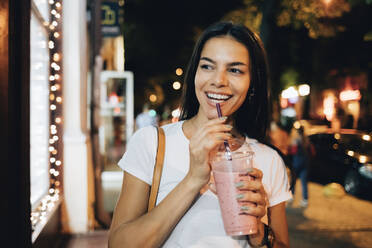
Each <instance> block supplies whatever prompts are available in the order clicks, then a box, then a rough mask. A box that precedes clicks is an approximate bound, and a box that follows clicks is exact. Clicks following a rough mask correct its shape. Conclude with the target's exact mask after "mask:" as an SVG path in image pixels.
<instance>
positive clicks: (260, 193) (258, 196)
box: [208, 168, 267, 222]
mask: <svg viewBox="0 0 372 248" xmlns="http://www.w3.org/2000/svg"><path fill="white" fill-rule="evenodd" d="M262 176H263V173H262V171H261V170H259V169H256V168H252V169H249V170H248V172H247V173H244V174H242V175H241V177H242V180H241V181H240V182H238V183H236V189H237V192H238V193H237V195H236V199H237V201H238V202H239V203H241V204H240V205H241V207H242V209H241V211H242V212H244V213H247V214H250V215H253V216H256V217H257V221H258V222H261V221H260V220H261V218H262V217H263V216H265V215H266V206H267V196H266V191H265V189H264V187H263V184H262ZM208 187H209V189H210V190H211V191H212V192H213V193H215V194H217V190H216V185H215V182H214V178H213V177H211V180H210V181H209V183H208Z"/></svg>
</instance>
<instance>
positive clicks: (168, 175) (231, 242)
mask: <svg viewBox="0 0 372 248" xmlns="http://www.w3.org/2000/svg"><path fill="white" fill-rule="evenodd" d="M266 74H267V65H266V57H265V51H264V49H263V46H262V44H261V41H260V39H259V38H258V36H257V35H255V34H254V33H253V32H252V31H250V30H249V29H248V28H246V27H245V26H242V25H235V24H233V23H230V22H226V23H225V22H223V23H217V24H215V25H213V26H211V27H209V28H208V29H207V30H206V31H204V33H203V34H202V35H201V37H200V39H199V41H198V43H197V44H196V46H195V49H194V52H193V54H192V57H191V60H190V63H189V67H188V70H187V72H186V75H185V82H184V85H185V87H184V92H183V104H182V107H181V111H182V114H181V121H179V122H177V123H172V124H168V125H165V126H163V127H162V128H163V129H164V133H165V140H166V141H165V157H164V165H163V172H162V175H161V180H160V186H159V193H158V197H157V202H156V207H155V208H153V209H152V210H151V211H147V206H148V200H149V192H150V187H151V184H152V180H153V177H152V175H153V171H154V167H153V166H154V164H155V157H156V151H157V133H156V129H155V128H154V127H145V128H142V129H140V130H138V131H137V132H136V133H135V134H134V136H133V137H132V139H131V141H130V143H129V146H128V149H127V151H126V153H125V154H124V156H123V158H122V159H121V160H120V161H119V166H120V167H121V168H122V169H123V170H124V180H123V186H122V192H121V195H120V198H119V200H118V203H117V206H116V209H115V211H114V216H113V221H112V225H111V229H110V236H109V247H124V246H125V247H127V246H128V247H213V248H215V247H217V248H218V247H221V248H222V247H262V246H266V247H272V246H273V245H274V246H275V247H279V246H280V247H288V246H289V241H288V227H287V220H286V215H285V201H287V200H288V199H290V198H291V193H290V191H289V185H288V178H287V174H286V170H285V166H284V164H283V161H282V160H281V158H280V157H279V155H278V154H277V153H276V152H275V151H274V150H272V149H271V148H269V147H268V146H265V145H263V144H262V143H260V141H262V140H263V139H264V138H265V130H266V126H267V118H268V116H267V115H268V111H267V106H268V90H267V81H268V79H267V75H266ZM216 104H219V105H220V107H221V110H222V111H221V112H222V115H223V116H222V117H219V116H218V114H217V111H216ZM233 138H238V139H240V140H241V141H243V142H244V141H245V142H246V143H247V144H249V145H248V146H249V149H250V150H251V152H253V153H254V158H253V165H254V168H253V169H251V170H248V171H247V172H246V173H243V174H244V175H245V178H243V179H241V181H239V182H238V181H235V182H234V183H236V184H235V186H234V184H232V185H233V186H232V192H230V193H232V198H233V199H234V200H235V198H236V201H237V204H236V202H235V201H234V204H235V205H236V206H238V208H239V209H237V208H234V210H233V211H235V210H237V211H238V212H239V211H240V212H239V215H240V214H241V215H251V216H254V217H255V218H253V220H254V225H255V224H257V232H255V233H250V234H249V235H239V236H229V235H227V234H226V231H225V229H224V223H223V220H222V215H221V210H220V207H219V201H218V197H217V195H216V194H215V190H214V189H215V186H214V177H213V173H211V172H212V171H211V161H212V159H213V152H214V151H215V150H216V149H217V147H218V146H220V145H222V144H223V143H224V142H227V141H229V140H230V141H231V140H233ZM226 166H228V165H226ZM248 178H249V180H248ZM217 194H218V192H217ZM220 197H221V196H220ZM139 231H141V238H133V237H136V233H138V232H139ZM239 233H241V232H239ZM272 234H274V235H272ZM274 236H275V240H274V239H273V237H274Z"/></svg>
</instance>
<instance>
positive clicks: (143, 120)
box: [136, 103, 158, 129]
mask: <svg viewBox="0 0 372 248" xmlns="http://www.w3.org/2000/svg"><path fill="white" fill-rule="evenodd" d="M157 125H158V119H157V116H156V112H155V110H149V106H148V104H147V103H145V104H144V105H143V110H142V112H141V113H140V114H139V115H137V117H136V129H140V128H143V127H147V126H157Z"/></svg>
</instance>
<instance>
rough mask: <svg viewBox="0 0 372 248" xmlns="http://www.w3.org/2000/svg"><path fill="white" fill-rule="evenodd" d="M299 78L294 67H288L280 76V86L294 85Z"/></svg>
mask: <svg viewBox="0 0 372 248" xmlns="http://www.w3.org/2000/svg"><path fill="white" fill-rule="evenodd" d="M299 78H300V74H299V73H298V72H297V71H296V70H295V69H293V68H288V69H287V70H285V71H284V72H283V73H282V75H281V76H280V86H281V88H282V89H286V88H288V87H290V86H294V85H296V83H297V82H298V81H299Z"/></svg>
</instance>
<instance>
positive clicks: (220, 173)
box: [212, 159, 257, 236]
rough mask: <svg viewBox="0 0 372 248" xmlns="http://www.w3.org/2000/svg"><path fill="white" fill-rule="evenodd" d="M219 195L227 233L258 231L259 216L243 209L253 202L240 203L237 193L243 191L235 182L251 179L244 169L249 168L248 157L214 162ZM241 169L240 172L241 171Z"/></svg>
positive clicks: (214, 173)
mask: <svg viewBox="0 0 372 248" xmlns="http://www.w3.org/2000/svg"><path fill="white" fill-rule="evenodd" d="M212 168H213V175H214V180H215V183H216V188H217V196H218V200H219V203H220V207H221V212H222V218H223V223H224V227H225V231H226V233H227V235H230V236H235V235H247V234H254V233H256V232H257V218H256V217H255V216H252V215H248V214H245V213H244V212H243V211H241V209H240V208H241V206H243V205H245V206H248V207H249V206H250V205H253V203H247V202H244V203H240V202H238V200H237V199H236V196H237V194H239V193H242V192H239V190H238V189H237V188H236V186H235V183H237V182H239V181H245V180H250V177H249V176H247V175H246V174H245V173H242V171H244V172H246V171H247V169H248V168H249V167H248V165H247V160H246V159H235V160H234V159H233V160H232V161H226V160H225V161H219V162H215V163H213V164H212ZM239 171H240V172H239Z"/></svg>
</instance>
